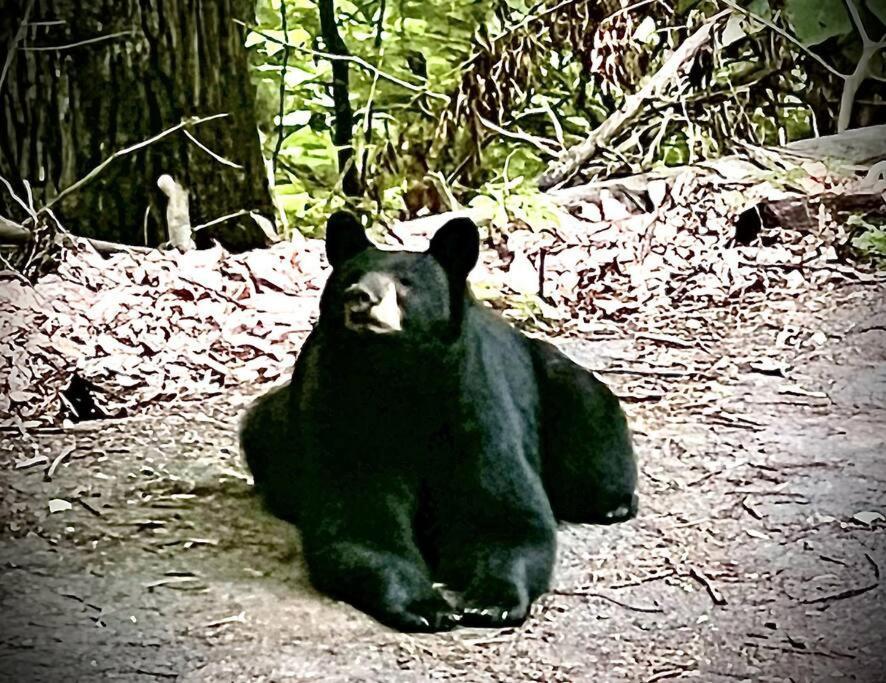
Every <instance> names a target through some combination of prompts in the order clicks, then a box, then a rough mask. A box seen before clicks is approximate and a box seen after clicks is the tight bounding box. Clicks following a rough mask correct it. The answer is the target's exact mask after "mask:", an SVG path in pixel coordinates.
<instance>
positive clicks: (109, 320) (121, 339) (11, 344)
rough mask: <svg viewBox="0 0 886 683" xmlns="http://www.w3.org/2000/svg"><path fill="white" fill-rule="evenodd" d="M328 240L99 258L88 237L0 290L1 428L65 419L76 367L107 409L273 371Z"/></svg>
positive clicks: (259, 378) (180, 396)
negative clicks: (65, 394) (32, 278)
mask: <svg viewBox="0 0 886 683" xmlns="http://www.w3.org/2000/svg"><path fill="white" fill-rule="evenodd" d="M322 251H323V250H322V244H321V243H320V242H318V241H312V240H300V241H298V242H288V243H282V244H278V245H276V246H274V247H273V248H270V249H266V250H256V251H252V252H249V253H246V254H241V255H232V254H229V253H228V252H226V251H224V250H222V249H221V248H218V247H217V248H214V249H209V250H205V251H189V252H186V253H183V254H182V253H178V252H175V251H167V252H162V251H156V252H152V253H150V254H147V255H143V254H135V255H130V254H128V253H119V254H115V255H113V256H112V257H110V258H104V257H102V256H101V255H99V254H97V253H96V252H95V251H93V250H92V249H91V248H90V247H88V246H87V245H86V244H85V243H83V242H78V243H77V247H76V248H75V249H69V250H66V251H64V252H63V253H62V255H61V262H60V264H59V267H58V269H57V271H56V272H54V273H52V274H51V275H47V276H44V277H43V278H41V279H40V280H39V282H38V283H37V284H36V286H34V287H31V286H30V285H28V284H25V283H22V282H19V281H17V280H7V281H4V282H3V285H2V287H0V425H3V426H7V427H8V426H12V425H19V426H22V427H32V426H37V425H44V424H48V423H52V422H56V421H58V420H59V417H60V414H61V407H62V405H63V400H62V398H61V397H60V394H61V392H62V391H63V390H65V388H66V387H68V385H69V384H70V382H71V379H72V377H74V376H77V377H79V378H81V379H82V380H85V382H87V383H89V384H90V385H92V386H93V387H94V393H95V396H94V398H95V402H96V404H97V405H98V407H99V408H100V409H101V410H102V411H103V412H104V413H106V414H107V415H112V416H121V415H126V414H131V413H133V412H135V411H136V410H137V409H142V408H144V407H146V406H150V405H160V406H167V405H168V404H169V402H171V401H175V400H188V399H202V398H205V397H207V396H211V395H213V394H218V393H220V392H222V391H223V389H225V388H226V387H232V386H238V385H240V386H242V385H247V384H250V383H255V382H266V381H270V380H275V379H277V378H278V377H279V376H280V375H281V374H282V373H284V372H285V370H286V367H287V365H288V364H289V357H291V356H292V354H293V353H294V351H296V350H297V349H298V347H299V346H300V345H301V342H302V340H303V339H304V337H305V336H306V334H307V332H308V331H309V330H310V326H311V322H312V320H311V318H312V316H313V315H314V313H315V309H316V307H317V295H318V292H319V288H320V286H321V284H322V279H323V261H322V258H323V257H322V256H321V254H322Z"/></svg>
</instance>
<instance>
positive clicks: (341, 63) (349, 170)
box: [318, 0, 363, 197]
mask: <svg viewBox="0 0 886 683" xmlns="http://www.w3.org/2000/svg"><path fill="white" fill-rule="evenodd" d="M318 6H319V10H320V32H321V34H322V36H323V42H324V43H325V47H326V51H327V52H329V53H330V54H334V55H341V56H346V55H347V54H348V48H347V45H345V41H344V40H342V37H341V35H340V34H339V32H338V24H337V23H336V20H335V0H319V3H318ZM332 101H333V103H334V105H335V126H334V128H333V132H332V142H333V144H334V145H335V146H336V147H337V148H338V170H339V173H341V174H342V191H343V192H344V193H345V194H346V195H347V196H349V197H359V196H360V195H362V194H363V188H362V187H361V186H360V175H359V174H358V173H357V165H356V163H355V161H354V140H353V138H354V111H353V109H352V108H351V99H350V84H349V69H348V62H347V60H344V59H333V60H332Z"/></svg>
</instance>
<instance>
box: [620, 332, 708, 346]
mask: <svg viewBox="0 0 886 683" xmlns="http://www.w3.org/2000/svg"><path fill="white" fill-rule="evenodd" d="M634 338H635V339H648V340H649V341H654V342H661V343H662V344H670V345H671V346H678V347H680V348H682V349H691V348H694V347H695V344H693V343H692V342H688V341H686V340H685V339H680V338H679V337H674V336H673V335H670V334H652V333H650V332H638V333H637V334H636V335H634Z"/></svg>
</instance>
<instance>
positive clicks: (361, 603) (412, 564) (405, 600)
mask: <svg viewBox="0 0 886 683" xmlns="http://www.w3.org/2000/svg"><path fill="white" fill-rule="evenodd" d="M366 491H367V495H365V496H361V495H360V494H361V491H360V489H350V488H349V492H348V495H349V496H350V498H351V499H350V500H349V501H348V502H347V504H346V506H342V505H341V504H340V503H337V502H335V498H334V497H333V496H331V495H329V496H324V498H325V499H326V500H325V501H322V502H321V501H320V500H317V501H316V502H317V503H318V504H317V505H316V506H313V505H312V506H310V507H307V508H305V511H304V512H305V518H304V520H303V524H302V540H303V545H304V553H305V559H306V561H307V564H308V570H309V573H310V576H311V581H312V582H313V583H314V585H315V586H316V587H317V589H318V590H320V591H322V592H324V593H327V594H328V595H331V596H332V597H335V598H337V599H339V600H344V601H345V602H348V603H350V604H351V605H353V606H354V607H357V608H358V609H360V610H363V611H364V612H366V613H367V614H369V615H370V616H372V617H374V618H375V619H377V620H378V621H380V622H381V623H383V624H386V625H388V626H391V627H392V628H395V629H398V630H400V631H444V630H448V629H451V628H453V627H454V626H455V625H456V622H457V618H456V615H455V610H454V609H453V608H452V606H451V605H450V604H449V603H448V602H447V601H446V600H445V598H443V596H442V595H441V594H440V593H439V592H438V591H437V590H436V589H435V588H434V586H433V584H432V582H431V579H430V575H429V572H428V568H427V566H426V564H425V562H424V560H423V559H422V557H421V554H420V552H419V550H418V548H417V547H416V545H415V543H414V540H413V537H414V533H413V530H412V525H411V520H412V517H413V515H412V506H411V502H410V501H409V498H408V494H404V493H403V492H402V491H394V490H391V489H387V492H386V490H385V489H378V487H374V486H367V487H366ZM392 500H396V502H394V503H391V502H390V501H392ZM386 501H387V502H386Z"/></svg>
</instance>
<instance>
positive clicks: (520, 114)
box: [247, 0, 886, 233]
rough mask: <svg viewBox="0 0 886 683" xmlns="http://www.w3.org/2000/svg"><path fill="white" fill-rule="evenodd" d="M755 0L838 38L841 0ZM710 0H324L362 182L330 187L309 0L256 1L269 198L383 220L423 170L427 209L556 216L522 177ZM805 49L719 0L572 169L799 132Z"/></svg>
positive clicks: (612, 166) (326, 109) (625, 167)
mask: <svg viewBox="0 0 886 683" xmlns="http://www.w3.org/2000/svg"><path fill="white" fill-rule="evenodd" d="M770 1H771V2H773V3H774V2H775V0H751V2H750V3H748V4H747V5H746V6H747V7H748V11H749V12H751V13H752V14H753V15H755V16H759V17H762V18H764V19H766V20H767V21H773V22H776V23H780V24H781V25H786V27H787V29H788V30H789V31H791V32H793V33H795V34H796V35H797V36H798V37H799V39H800V40H801V41H803V42H804V43H806V44H810V45H815V44H820V43H821V42H822V41H826V40H830V39H834V38H839V39H840V40H843V41H849V42H847V43H846V45H848V46H849V47H847V49H850V48H851V37H852V26H851V23H847V22H848V15H847V14H846V11H845V6H844V4H843V2H844V0H822V1H823V2H824V4H820V2H819V1H818V0H816V1H815V2H813V0H785V2H784V5H783V6H779V5H775V4H770ZM281 2H283V4H282V5H281ZM867 3H868V5H867V8H868V10H869V11H868V13H867V14H866V16H868V17H875V16H881V14H883V13H884V8H886V4H884V3H886V0H867ZM719 9H720V6H719V5H716V4H714V3H713V2H710V1H709V0H702V2H699V1H698V0H687V1H686V2H682V3H681V2H678V3H677V5H676V10H677V15H676V17H675V16H674V15H673V14H672V13H671V12H670V10H669V9H668V7H667V6H666V5H665V4H664V3H653V4H649V5H644V6H643V7H642V8H639V9H633V10H630V11H624V10H622V5H621V4H620V3H619V2H617V1H616V0H602V2H600V1H598V0H593V1H592V0H575V2H572V3H563V2H557V1H556V0H542V2H541V3H537V2H533V1H528V0H449V1H448V2H445V3H436V2H432V3H428V2H426V1H424V0H397V2H392V1H391V0H337V1H336V17H337V19H338V23H339V32H340V34H341V36H342V38H343V40H344V42H345V44H346V46H347V48H348V50H349V52H350V54H351V55H352V56H353V58H354V60H358V61H359V63H357V62H355V61H353V60H352V61H351V63H350V65H349V67H350V101H351V106H352V108H353V111H354V122H355V125H354V135H353V146H354V150H355V155H354V163H356V164H357V169H358V172H359V175H360V177H361V179H362V180H363V183H364V185H365V196H364V197H363V198H360V199H356V200H355V199H348V200H346V199H345V198H344V197H343V196H342V194H341V178H340V169H339V168H338V159H337V150H336V148H335V147H334V145H333V144H332V142H331V136H330V131H331V129H332V127H333V125H334V111H333V101H332V97H331V86H330V81H331V66H330V61H329V59H328V58H327V57H328V56H327V55H324V54H323V53H324V52H325V50H326V46H324V45H323V41H322V38H321V35H320V25H319V13H318V7H317V0H257V7H256V25H255V27H254V31H253V32H251V33H249V34H248V39H247V44H248V45H249V47H250V49H251V50H252V52H253V64H254V70H253V73H254V79H255V82H256V85H257V88H258V106H259V118H260V129H261V132H262V135H263V140H264V147H265V152H266V156H267V158H268V159H269V160H270V161H269V168H270V170H271V175H272V181H273V185H274V192H275V197H276V200H277V203H278V207H279V209H280V211H281V213H282V214H283V215H285V216H286V217H287V219H288V221H289V224H290V225H291V226H293V227H294V228H296V229H298V230H301V231H303V232H306V233H312V232H314V231H315V230H316V229H317V228H318V227H319V226H321V225H322V223H323V220H324V218H325V216H326V215H327V213H328V212H329V211H330V210H332V209H335V208H338V207H341V206H343V205H344V204H345V203H346V201H347V203H348V204H350V205H351V207H352V208H356V209H359V210H363V211H366V212H368V213H371V214H372V215H374V216H376V217H379V218H381V219H382V222H385V221H388V220H390V219H391V218H393V217H401V218H403V217H410V216H412V215H415V214H416V212H418V211H421V210H422V207H421V205H415V204H414V202H413V203H410V202H409V201H407V200H405V199H404V197H407V195H408V194H410V192H411V190H413V189H414V188H415V187H417V186H421V187H428V186H430V187H432V188H434V189H435V191H436V194H435V193H434V192H431V193H426V194H427V197H430V199H428V200H427V201H426V202H425V206H426V207H427V208H428V209H430V210H439V209H446V208H455V206H454V204H462V205H470V206H471V207H473V208H475V209H480V210H481V212H482V213H483V214H484V216H485V217H487V218H488V220H489V221H491V222H492V223H493V224H494V225H501V226H504V225H505V224H507V223H512V222H514V221H519V222H523V223H526V224H527V225H529V226H530V227H540V226H543V225H545V224H547V223H550V222H552V221H555V220H556V216H555V214H554V212H553V211H552V210H551V209H550V206H549V204H548V203H547V202H546V201H545V200H544V198H543V197H541V196H540V195H539V194H538V192H537V190H536V189H535V186H534V182H533V180H534V178H535V177H536V176H537V175H538V174H539V172H540V171H542V170H543V169H544V167H545V166H546V164H547V163H548V162H549V161H550V160H551V159H552V158H553V157H554V156H555V155H557V154H558V153H559V152H560V151H562V149H563V148H565V147H569V146H570V145H573V144H575V143H577V142H579V141H581V140H582V139H584V138H585V137H586V136H587V134H588V133H589V132H590V131H591V130H593V129H594V128H595V127H596V126H598V125H599V124H600V123H601V122H602V121H603V120H605V119H606V118H607V117H608V116H609V115H611V114H612V113H613V112H614V111H615V110H616V109H617V108H618V107H620V106H621V105H622V104H623V102H624V98H625V97H626V95H628V94H630V93H633V92H635V91H636V90H637V89H638V88H639V87H640V86H641V85H642V84H643V82H644V81H645V79H646V78H648V76H649V75H650V74H651V73H654V71H655V70H656V69H657V68H658V67H659V66H660V65H661V64H662V63H663V61H664V60H665V59H666V58H667V56H668V55H669V54H670V52H671V51H672V50H673V49H674V48H675V47H677V46H678V45H679V44H680V43H681V42H682V41H683V40H684V39H685V38H686V37H687V36H688V35H689V34H690V33H691V32H692V31H694V30H695V28H697V27H698V26H699V25H700V23H701V22H702V21H704V20H705V18H706V17H707V16H710V15H711V14H713V13H714V12H715V11H718V10H719ZM782 9H783V10H784V11H783V12H782V11H781V10H782ZM281 12H282V13H285V26H284V21H283V14H281ZM805 58H806V55H805V53H804V52H802V51H801V50H799V48H797V47H796V46H795V45H793V44H792V43H790V42H789V41H786V40H784V39H782V38H780V37H778V36H774V35H773V34H772V32H771V31H770V29H768V28H766V27H764V26H763V25H762V24H761V23H760V22H756V21H754V20H753V19H752V18H750V17H749V16H746V15H742V14H739V13H736V14H735V15H733V16H732V17H730V19H729V20H728V22H726V25H725V27H724V28H722V29H721V31H720V32H719V34H718V35H717V36H716V38H715V43H714V50H713V51H712V53H711V54H710V56H708V55H707V53H705V52H702V54H701V56H700V57H699V58H698V60H699V63H698V65H697V67H698V72H699V74H700V75H699V76H691V77H689V78H687V79H684V82H683V85H682V86H681V90H680V91H679V92H677V93H676V94H675V95H674V99H673V101H664V102H660V103H653V104H652V105H650V108H649V113H648V115H644V116H643V117H642V118H641V120H639V121H638V122H637V124H636V125H635V126H633V127H631V128H629V129H627V130H624V131H622V132H621V133H620V134H619V136H618V137H617V138H616V139H614V140H612V141H611V144H610V145H607V148H605V149H601V150H600V152H599V154H598V155H597V156H596V157H595V158H594V159H593V160H592V162H591V163H590V164H589V165H588V167H587V169H586V173H587V174H588V175H595V174H596V175H612V174H614V173H623V172H626V171H638V170H641V169H642V168H644V167H649V166H651V165H654V164H657V163H664V164H668V165H677V164H684V163H692V162H695V161H698V160H700V159H704V158H709V157H712V156H718V155H721V154H725V153H729V152H730V151H732V150H733V149H735V148H736V147H739V146H740V145H741V144H742V143H743V142H751V143H754V144H772V143H782V142H785V141H787V140H792V139H797V138H801V137H806V136H808V135H809V134H810V132H811V130H812V110H811V107H810V105H809V103H808V97H809V95H810V93H816V92H818V90H819V89H820V85H821V84H819V83H814V82H813V81H812V80H811V77H810V75H809V74H808V73H807V72H806V71H805V70H804V69H803V68H802V67H801V66H800V64H801V62H802V60H803V59H805ZM281 79H282V86H283V88H282V92H283V102H282V107H281V102H280V94H281ZM829 100H830V101H837V100H839V97H838V96H837V97H833V96H831V97H830V98H829ZM281 113H282V116H281ZM502 131H505V132H506V133H507V134H505V133H502ZM476 188H479V189H476ZM411 194H412V196H416V193H414V192H412V193H411ZM419 194H420V193H419ZM434 197H437V200H436V201H435V200H434V199H433V198H434Z"/></svg>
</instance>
